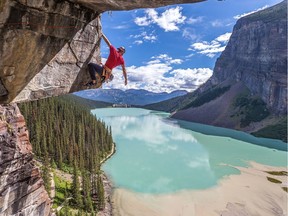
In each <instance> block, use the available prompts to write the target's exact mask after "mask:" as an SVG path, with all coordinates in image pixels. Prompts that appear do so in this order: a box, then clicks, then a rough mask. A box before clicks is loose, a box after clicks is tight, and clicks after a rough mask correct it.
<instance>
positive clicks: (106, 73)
mask: <svg viewBox="0 0 288 216" xmlns="http://www.w3.org/2000/svg"><path fill="white" fill-rule="evenodd" d="M101 37H102V38H103V39H104V41H105V42H106V44H107V45H108V47H109V49H110V53H109V56H108V59H107V61H106V63H105V64H104V66H103V65H102V64H101V65H99V64H95V63H89V64H88V69H89V74H90V77H91V79H92V80H91V81H90V82H88V83H86V84H85V86H94V85H96V84H97V79H96V73H98V74H99V76H100V77H101V82H102V83H103V82H105V81H106V82H108V81H112V79H113V77H114V76H113V74H112V70H113V68H115V67H117V66H119V65H121V66H122V71H123V76H124V79H125V80H124V83H125V85H127V72H126V68H125V61H124V58H123V55H124V53H125V48H124V47H123V46H121V47H119V48H117V49H116V48H115V47H114V46H113V45H112V44H111V43H110V41H109V40H108V39H107V37H106V36H105V35H104V34H102V36H101Z"/></svg>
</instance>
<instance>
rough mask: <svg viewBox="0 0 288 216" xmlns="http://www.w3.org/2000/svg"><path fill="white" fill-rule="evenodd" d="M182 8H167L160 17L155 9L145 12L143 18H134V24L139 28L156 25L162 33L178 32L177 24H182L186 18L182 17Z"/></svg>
mask: <svg viewBox="0 0 288 216" xmlns="http://www.w3.org/2000/svg"><path fill="white" fill-rule="evenodd" d="M181 10H182V7H179V6H177V7H175V8H169V9H167V10H166V11H164V12H163V13H161V14H160V15H159V14H158V12H157V11H156V10H155V9H147V10H145V16H144V17H136V18H135V20H134V22H135V23H136V24H137V25H139V26H148V25H150V24H151V23H154V24H157V25H158V26H159V27H160V28H162V29H164V31H166V32H168V31H179V26H178V25H179V24H183V23H184V21H185V20H186V17H185V16H183V15H182V12H181Z"/></svg>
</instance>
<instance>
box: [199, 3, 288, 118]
mask: <svg viewBox="0 0 288 216" xmlns="http://www.w3.org/2000/svg"><path fill="white" fill-rule="evenodd" d="M227 79H232V80H235V81H242V82H243V83H244V84H245V85H246V86H247V87H248V88H249V90H250V91H251V92H252V93H253V94H254V95H259V96H261V98H262V100H263V101H264V102H265V103H267V105H268V107H269V108H270V109H271V110H272V111H273V112H274V113H280V114H285V113H286V112H287V1H286V0H285V1H283V2H282V3H280V4H278V5H276V6H274V7H271V8H268V9H266V10H263V11H260V12H257V13H254V14H252V15H249V16H246V17H243V18H241V19H239V20H238V22H237V23H236V25H235V26H234V29H233V33H232V35H231V38H230V40H229V42H228V44H227V46H226V48H225V50H224V51H223V53H222V54H221V56H220V58H219V59H218V60H217V62H216V64H215V68H214V72H213V76H212V77H211V79H210V80H209V81H208V82H207V84H206V86H204V88H207V87H209V86H210V85H211V84H212V85H217V84H219V83H221V82H223V81H225V80H227Z"/></svg>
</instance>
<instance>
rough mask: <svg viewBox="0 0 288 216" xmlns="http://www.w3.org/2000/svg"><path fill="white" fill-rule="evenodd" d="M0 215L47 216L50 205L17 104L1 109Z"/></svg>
mask: <svg viewBox="0 0 288 216" xmlns="http://www.w3.org/2000/svg"><path fill="white" fill-rule="evenodd" d="M0 194H1V196H0V215H7V216H8V215H9V216H11V215H48V214H49V212H50V204H51V201H50V199H49V197H48V194H47V192H46V191H45V188H44V185H43V180H42V179H41V176H40V173H39V169H38V168H37V167H36V166H35V163H34V161H33V154H32V146H31V143H30V141H29V135H28V131H27V128H26V125H25V120H24V117H23V116H22V115H21V113H20V111H19V109H18V107H17V106H16V104H11V105H6V106H0Z"/></svg>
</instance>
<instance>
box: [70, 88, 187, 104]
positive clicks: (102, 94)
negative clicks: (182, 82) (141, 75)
mask: <svg viewBox="0 0 288 216" xmlns="http://www.w3.org/2000/svg"><path fill="white" fill-rule="evenodd" d="M185 94H187V91H185V90H175V91H172V92H170V93H167V92H160V93H155V92H151V91H147V90H144V89H127V90H120V89H96V90H94V89H93V90H86V91H81V92H75V93H74V95H77V96H79V97H83V98H86V99H90V100H97V101H104V102H108V103H116V104H129V105H135V106H143V105H146V104H150V103H155V102H159V101H163V100H167V99H171V98H175V97H178V96H182V95H185Z"/></svg>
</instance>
